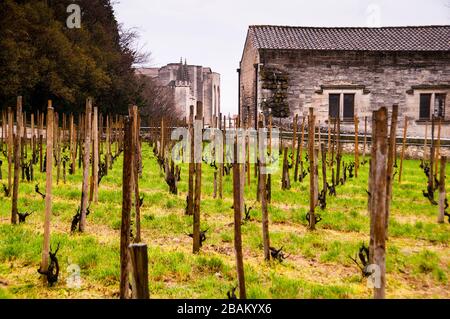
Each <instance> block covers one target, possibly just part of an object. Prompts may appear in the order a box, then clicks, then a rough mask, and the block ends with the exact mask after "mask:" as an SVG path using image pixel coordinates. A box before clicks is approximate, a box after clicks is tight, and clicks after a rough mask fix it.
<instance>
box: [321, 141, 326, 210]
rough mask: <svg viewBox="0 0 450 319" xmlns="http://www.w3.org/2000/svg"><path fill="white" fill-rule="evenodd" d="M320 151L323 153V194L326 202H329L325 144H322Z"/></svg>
mask: <svg viewBox="0 0 450 319" xmlns="http://www.w3.org/2000/svg"><path fill="white" fill-rule="evenodd" d="M320 150H321V153H322V192H323V196H324V201H325V202H326V200H327V151H326V149H325V144H324V143H322V144H320Z"/></svg>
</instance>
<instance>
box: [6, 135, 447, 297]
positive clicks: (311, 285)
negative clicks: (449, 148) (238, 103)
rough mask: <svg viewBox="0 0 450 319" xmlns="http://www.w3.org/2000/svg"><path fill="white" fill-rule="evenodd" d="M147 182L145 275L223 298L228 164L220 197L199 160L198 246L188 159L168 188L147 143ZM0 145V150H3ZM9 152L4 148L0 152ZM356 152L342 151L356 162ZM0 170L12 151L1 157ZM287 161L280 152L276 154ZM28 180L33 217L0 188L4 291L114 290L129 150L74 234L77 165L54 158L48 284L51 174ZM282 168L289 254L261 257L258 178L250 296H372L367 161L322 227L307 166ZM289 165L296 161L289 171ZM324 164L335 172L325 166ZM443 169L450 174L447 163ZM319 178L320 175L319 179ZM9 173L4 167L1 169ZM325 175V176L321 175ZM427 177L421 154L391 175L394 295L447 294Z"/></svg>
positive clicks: (277, 236)
mask: <svg viewBox="0 0 450 319" xmlns="http://www.w3.org/2000/svg"><path fill="white" fill-rule="evenodd" d="M143 146H144V147H143V167H144V169H143V176H142V178H141V179H140V190H141V193H142V194H144V196H145V199H144V205H143V207H142V209H141V214H142V217H141V227H142V238H143V241H144V242H145V243H147V244H148V255H149V281H150V291H151V296H152V297H153V298H224V297H226V293H227V291H228V290H230V289H231V288H232V287H234V286H236V284H237V279H236V271H235V258H234V247H233V239H234V234H233V224H232V222H233V209H231V206H232V204H233V200H232V196H233V189H232V176H224V179H223V182H224V187H223V189H224V198H223V199H214V198H213V197H212V195H213V169H212V168H210V167H209V166H207V165H204V166H203V172H202V201H201V228H202V229H208V232H207V237H208V239H207V240H206V242H204V244H203V247H202V250H201V253H200V254H198V255H193V254H192V239H191V238H190V237H189V236H188V235H187V234H189V233H191V232H192V217H189V216H185V214H184V210H185V205H186V193H187V188H188V186H187V165H186V164H183V165H182V166H181V168H182V173H181V181H180V183H179V185H178V190H179V194H178V195H172V194H169V191H168V186H167V185H166V183H165V182H164V175H163V173H162V172H161V171H160V168H159V166H158V164H157V161H156V159H155V157H154V155H153V151H152V150H151V149H150V148H149V147H148V146H147V145H146V144H145V143H144V144H143ZM1 156H3V155H0V157H1ZM2 159H3V158H2ZM351 160H352V157H351V156H349V155H346V156H344V161H346V162H350V161H351ZM3 163H4V165H3V167H2V170H3V176H4V177H5V175H6V174H7V164H5V163H7V161H5V160H4V159H3ZM280 164H281V163H280ZM37 170H38V166H35V175H36V181H35V182H32V183H27V182H22V183H21V184H20V196H19V203H18V206H19V211H21V212H23V211H34V214H33V215H31V216H30V217H29V218H28V219H27V222H26V223H25V224H21V225H16V226H12V225H10V211H11V199H10V198H5V197H4V194H1V195H0V298H117V297H118V287H119V277H120V265H119V258H120V253H119V246H120V226H121V203H122V183H121V181H122V157H119V158H118V159H117V161H116V162H115V164H114V167H113V169H112V170H111V171H110V172H109V175H108V176H106V177H104V178H103V180H102V183H101V184H100V191H99V202H98V203H97V204H94V203H93V204H92V205H91V214H90V215H89V216H88V219H87V229H86V232H85V233H84V234H78V233H75V234H70V232H69V230H70V223H71V220H72V217H73V215H74V214H75V212H76V210H77V207H78V206H79V202H80V198H81V173H82V171H81V169H79V168H78V167H77V170H76V174H75V175H73V176H72V175H67V181H66V183H63V182H62V181H60V183H59V185H56V170H54V171H55V172H54V181H55V183H54V188H53V202H52V204H53V214H52V220H51V229H52V238H51V243H52V247H53V248H54V247H56V245H57V243H60V246H61V248H60V252H59V253H58V256H59V262H60V268H61V273H60V280H59V282H58V283H57V284H56V285H55V286H54V287H51V288H50V287H44V286H43V285H42V281H41V280H40V278H39V275H38V273H37V271H36V270H37V269H38V268H39V263H40V259H41V249H42V233H43V220H44V216H43V212H44V201H43V200H42V198H41V197H40V196H39V195H37V194H36V193H35V192H34V186H35V184H39V185H40V188H41V190H43V189H44V187H45V175H44V174H41V173H39V172H37ZM280 173H281V170H280V171H279V172H278V173H276V174H274V175H273V176H272V203H271V204H270V206H269V217H270V224H269V229H270V240H271V246H273V247H277V248H279V247H282V246H283V251H285V253H286V254H287V255H288V256H289V257H288V258H287V259H286V260H285V261H283V262H282V263H279V262H276V261H271V262H269V263H266V262H264V260H263V248H262V241H261V232H262V231H261V207H260V205H259V203H257V202H256V183H255V177H254V175H253V166H252V168H251V185H250V186H246V188H245V202H246V204H247V205H248V206H249V207H250V206H251V207H252V211H251V221H247V222H245V223H244V224H243V225H242V232H243V249H244V263H245V275H246V287H247V295H248V296H249V297H250V298H370V297H371V296H372V292H371V290H370V289H369V288H367V286H366V282H365V280H364V279H363V278H362V276H361V273H360V270H359V269H358V268H357V267H356V265H355V264H354V263H353V262H352V261H351V259H350V258H349V256H352V257H353V256H355V254H356V253H357V252H358V248H359V247H360V245H361V244H362V243H365V244H366V245H367V244H368V241H369V227H370V225H369V218H368V214H367V194H366V189H367V178H368V165H365V166H361V168H360V171H359V172H358V173H359V174H358V178H352V179H348V181H347V183H346V184H345V185H343V186H339V187H338V188H337V197H328V201H327V207H326V209H325V210H323V211H321V210H320V209H318V211H317V212H318V213H319V214H320V215H321V217H322V221H321V222H320V223H319V224H318V225H317V230H316V231H315V232H311V231H308V230H307V221H306V220H305V214H306V212H307V211H308V209H309V179H308V178H309V176H308V177H307V178H306V179H305V180H304V181H303V182H302V183H300V182H294V181H293V180H291V184H292V188H291V189H290V190H288V191H282V190H281V182H280V180H281V179H280ZM292 174H293V171H291V177H292ZM327 174H328V176H329V175H330V174H331V172H330V171H329V170H328V171H327ZM447 174H449V176H450V170H448V172H447ZM320 180H321V179H320ZM1 182H3V183H5V182H6V180H5V179H3V181H1ZM319 186H320V187H322V186H321V181H320V183H319ZM425 186H426V177H425V175H424V174H423V172H421V170H420V168H419V162H418V161H414V160H407V161H405V162H404V171H403V181H402V183H401V184H399V183H398V181H397V179H396V180H395V181H394V194H393V202H392V206H391V215H390V216H391V217H390V221H389V241H388V242H387V255H386V267H387V296H388V297H389V298H412V297H420V298H448V297H449V289H448V277H449V274H450V266H449V265H450V254H449V248H448V243H449V240H450V238H449V236H450V232H449V224H448V223H446V224H437V222H436V220H437V207H436V206H431V205H430V203H429V202H428V201H427V200H426V199H425V198H424V197H423V196H422V192H421V191H422V189H425ZM72 264H76V265H78V266H79V267H80V269H81V278H82V281H83V285H82V287H81V289H71V288H70V287H68V286H67V285H66V279H67V276H68V272H67V267H69V265H72Z"/></svg>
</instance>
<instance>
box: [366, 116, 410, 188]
mask: <svg viewBox="0 0 450 319" xmlns="http://www.w3.org/2000/svg"><path fill="white" fill-rule="evenodd" d="M407 129H408V117H406V116H405V125H404V127H403V143H402V153H401V155H400V169H399V171H398V183H399V184H400V183H401V182H402V172H403V158H404V157H405V148H406V132H407ZM372 144H373V142H372Z"/></svg>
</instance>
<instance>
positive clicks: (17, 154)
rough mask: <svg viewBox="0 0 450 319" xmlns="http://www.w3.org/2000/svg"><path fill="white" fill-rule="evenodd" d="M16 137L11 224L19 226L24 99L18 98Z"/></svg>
mask: <svg viewBox="0 0 450 319" xmlns="http://www.w3.org/2000/svg"><path fill="white" fill-rule="evenodd" d="M16 121H17V127H16V135H15V138H14V186H13V195H12V212H11V223H12V224H17V215H18V210H17V199H18V197H19V176H20V158H21V156H20V142H21V133H22V97H21V96H19V97H18V98H17V108H16Z"/></svg>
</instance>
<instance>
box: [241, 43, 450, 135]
mask: <svg viewBox="0 0 450 319" xmlns="http://www.w3.org/2000/svg"><path fill="white" fill-rule="evenodd" d="M248 47H250V48H248ZM253 54H254V52H253V50H252V48H251V45H249V44H247V45H246V48H245V49H244V59H243V61H242V63H241V73H242V74H241V110H242V111H243V115H244V116H245V115H246V113H247V112H249V113H250V115H251V116H250V119H251V121H252V122H253V117H254V116H253V115H252V114H254V110H255V102H254V95H255V92H254V85H255V84H254V81H255V77H256V76H255V75H254V66H253V63H254V61H259V62H260V63H261V66H260V68H270V67H273V68H277V69H280V70H282V71H284V72H286V73H287V74H288V78H289V80H288V81H289V88H288V91H287V94H288V102H289V107H290V112H291V116H293V115H294V114H299V115H300V116H303V115H306V114H307V112H308V108H309V107H313V108H314V111H315V114H316V115H317V121H320V123H321V124H320V125H321V126H326V125H327V124H326V123H325V122H326V120H327V119H328V114H329V108H328V104H329V102H328V99H329V94H331V93H339V94H342V93H353V94H355V116H357V117H358V118H360V120H363V118H364V117H368V119H369V120H368V126H369V130H370V126H371V115H372V111H374V110H376V109H378V108H379V107H381V106H387V107H388V108H389V109H390V106H392V105H393V104H398V105H399V124H398V129H399V130H402V129H403V126H404V117H405V116H406V117H408V136H415V137H423V136H424V135H425V123H423V122H420V121H417V120H418V117H419V97H420V93H425V92H427V93H428V92H430V93H446V94H447V100H446V105H447V112H446V120H447V121H448V122H445V123H443V125H442V131H441V136H442V137H450V52H440V53H439V52H436V53H429V52H428V53H427V52H424V53H419V52H403V53H401V52H398V53H395V52H394V53H386V52H352V51H301V50H259V51H257V54H256V56H254V55H253ZM252 73H253V75H252ZM252 81H253V82H252ZM260 86H261V83H258V87H260ZM415 86H421V87H415ZM413 87H415V88H414V89H413ZM270 94H272V92H270V91H268V90H262V89H260V92H259V94H258V110H259V111H262V110H261V109H260V105H261V103H262V102H264V100H265V99H267V98H268V97H269V96H270ZM246 109H248V111H246ZM341 109H342V104H341ZM341 112H342V111H341ZM341 116H342V113H341ZM362 122H363V121H360V127H361V123H362ZM342 129H343V130H344V131H350V132H351V131H353V130H354V123H353V122H352V121H348V122H346V123H343V125H342ZM429 131H430V130H429V129H428V133H429Z"/></svg>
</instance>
